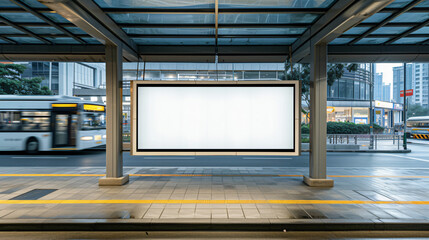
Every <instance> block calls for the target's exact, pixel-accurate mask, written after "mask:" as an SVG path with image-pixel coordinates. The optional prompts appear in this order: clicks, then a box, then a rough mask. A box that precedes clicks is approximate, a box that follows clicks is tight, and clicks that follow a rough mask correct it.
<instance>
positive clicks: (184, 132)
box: [134, 84, 296, 152]
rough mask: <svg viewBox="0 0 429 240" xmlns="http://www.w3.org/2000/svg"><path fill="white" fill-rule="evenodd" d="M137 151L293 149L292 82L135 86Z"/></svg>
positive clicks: (293, 97)
mask: <svg viewBox="0 0 429 240" xmlns="http://www.w3.org/2000/svg"><path fill="white" fill-rule="evenodd" d="M135 90H136V92H135V93H136V101H135V104H136V106H135V107H136V111H135V117H134V118H135V121H136V125H135V126H136V129H135V130H136V132H137V135H136V138H135V140H136V151H137V152H138V151H143V152H145V151H146V152H147V151H152V152H162V151H185V152H201V151H203V152H204V151H210V152H216V151H221V152H248V151H250V152H252V151H259V152H261V151H262V152H263V151H275V152H278V151H280V152H283V151H285V152H288V151H289V152H293V151H295V150H294V149H295V124H296V122H295V85H293V84H292V85H287V84H279V85H275V84H137V85H136V89H135Z"/></svg>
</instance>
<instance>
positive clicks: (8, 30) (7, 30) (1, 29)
mask: <svg viewBox="0 0 429 240" xmlns="http://www.w3.org/2000/svg"><path fill="white" fill-rule="evenodd" d="M22 33H23V32H21V31H19V30H18V29H16V28H13V27H10V26H0V34H22Z"/></svg>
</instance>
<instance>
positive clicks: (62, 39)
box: [46, 37, 79, 44]
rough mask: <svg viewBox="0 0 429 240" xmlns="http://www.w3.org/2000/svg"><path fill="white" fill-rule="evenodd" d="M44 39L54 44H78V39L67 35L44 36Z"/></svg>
mask: <svg viewBox="0 0 429 240" xmlns="http://www.w3.org/2000/svg"><path fill="white" fill-rule="evenodd" d="M46 39H47V40H49V41H51V42H53V43H56V44H78V43H79V42H78V41H76V40H74V39H73V38H69V37H58V38H51V37H46Z"/></svg>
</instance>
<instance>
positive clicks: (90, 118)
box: [82, 112, 106, 130]
mask: <svg viewBox="0 0 429 240" xmlns="http://www.w3.org/2000/svg"><path fill="white" fill-rule="evenodd" d="M82 118H83V121H82V130H92V129H105V128H106V114H105V113H104V112H85V113H83V114H82Z"/></svg>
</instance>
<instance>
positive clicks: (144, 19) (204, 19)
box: [109, 13, 215, 24]
mask: <svg viewBox="0 0 429 240" xmlns="http://www.w3.org/2000/svg"><path fill="white" fill-rule="evenodd" d="M109 16H110V17H111V18H112V19H113V20H115V21H116V22H117V23H159V24H162V23H167V24H175V23H177V24H180V23H186V24H192V23H213V24H214V21H215V16H214V14H146V13H127V14H116V13H115V14H109Z"/></svg>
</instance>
